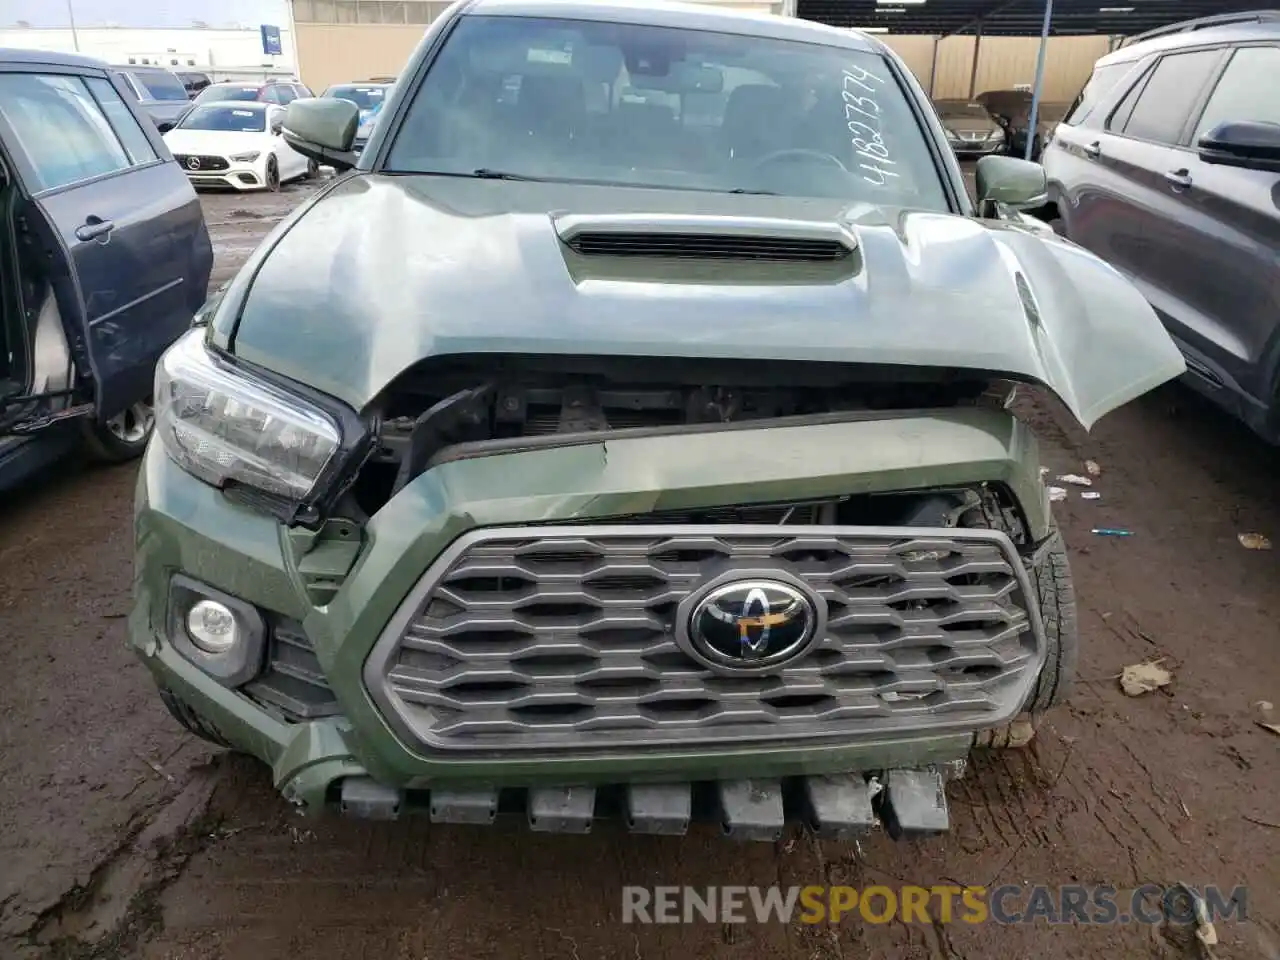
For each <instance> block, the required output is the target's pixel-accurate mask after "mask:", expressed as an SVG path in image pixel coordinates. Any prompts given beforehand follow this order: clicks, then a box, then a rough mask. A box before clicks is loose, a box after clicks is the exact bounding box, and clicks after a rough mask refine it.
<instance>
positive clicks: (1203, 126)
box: [1191, 47, 1280, 143]
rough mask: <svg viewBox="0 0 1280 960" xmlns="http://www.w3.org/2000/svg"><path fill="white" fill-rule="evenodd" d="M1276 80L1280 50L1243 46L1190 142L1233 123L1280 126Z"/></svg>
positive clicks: (1215, 89) (1210, 101) (1234, 58)
mask: <svg viewBox="0 0 1280 960" xmlns="http://www.w3.org/2000/svg"><path fill="white" fill-rule="evenodd" d="M1277 78H1280V47H1241V48H1240V49H1239V50H1237V51H1236V52H1235V54H1234V55H1233V56H1232V57H1231V62H1230V63H1228V64H1227V69H1226V70H1224V71H1223V72H1222V78H1221V79H1220V80H1219V81H1218V85H1217V87H1215V88H1214V91H1213V95H1212V96H1211V97H1209V102H1208V103H1207V104H1205V107H1204V112H1203V113H1202V114H1200V122H1199V123H1197V124H1196V133H1195V136H1194V137H1193V138H1192V140H1191V142H1192V143H1195V142H1196V141H1197V140H1199V139H1200V138H1201V137H1202V136H1204V135H1205V134H1206V133H1208V132H1209V131H1210V130H1212V129H1213V128H1214V127H1216V126H1217V125H1218V124H1220V123H1226V122H1228V121H1231V120H1255V121H1259V122H1262V123H1280V97H1278V96H1276V91H1275V82H1276V79H1277Z"/></svg>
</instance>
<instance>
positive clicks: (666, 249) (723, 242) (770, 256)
mask: <svg viewBox="0 0 1280 960" xmlns="http://www.w3.org/2000/svg"><path fill="white" fill-rule="evenodd" d="M568 244H569V247H570V248H571V249H573V250H574V251H575V252H577V253H580V254H582V255H583V256H587V257H659V258H662V259H681V260H772V261H801V262H813V261H819V262H830V261H833V260H842V259H844V258H845V257H847V256H849V254H850V250H849V248H848V247H847V246H845V245H844V244H843V243H841V242H840V241H838V240H806V239H796V238H791V237H749V236H738V235H733V234H701V233H614V232H611V231H599V232H595V233H590V232H584V233H579V234H578V235H577V236H575V237H574V238H573V239H572V240H570V241H568Z"/></svg>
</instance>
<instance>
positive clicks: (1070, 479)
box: [1058, 473, 1093, 487]
mask: <svg viewBox="0 0 1280 960" xmlns="http://www.w3.org/2000/svg"><path fill="white" fill-rule="evenodd" d="M1058 482H1059V483H1069V484H1071V485H1072V486H1073V487H1092V486H1093V481H1092V480H1090V479H1089V478H1088V477H1082V476H1080V474H1078V473H1064V474H1063V475H1062V476H1060V477H1059V478H1058Z"/></svg>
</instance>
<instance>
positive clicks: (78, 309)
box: [0, 50, 213, 487]
mask: <svg viewBox="0 0 1280 960" xmlns="http://www.w3.org/2000/svg"><path fill="white" fill-rule="evenodd" d="M0 220H2V221H3V222H2V223H0V306H2V307H3V310H2V312H0V486H6V487H7V486H9V485H11V484H12V483H14V482H17V481H18V480H19V479H21V477H22V476H24V475H26V474H27V473H28V472H29V471H30V470H32V469H35V468H36V467H39V466H41V465H42V464H45V463H48V462H49V461H50V460H52V459H54V458H56V457H57V456H59V455H61V454H62V453H64V452H66V451H68V450H69V449H70V448H72V447H73V446H76V445H77V444H81V445H83V446H85V447H87V448H88V450H89V451H90V452H91V453H92V454H94V455H96V456H97V457H99V458H101V459H105V460H127V459H130V458H132V457H135V456H138V455H139V454H141V453H142V451H143V449H144V447H145V446H146V443H147V440H148V438H149V436H150V434H151V429H152V424H153V423H154V416H153V414H152V404H151V399H150V398H151V392H152V379H153V377H154V371H155V362H156V358H157V357H158V356H159V355H160V354H161V353H162V352H163V351H164V349H165V348H166V347H168V346H169V344H170V343H172V342H173V341H174V340H175V339H176V338H177V337H178V336H179V335H180V334H182V333H183V332H184V331H186V330H187V329H189V328H190V326H191V318H192V316H193V315H194V314H195V313H196V312H197V311H198V310H199V308H200V306H201V304H202V303H203V302H204V299H205V294H206V291H207V287H208V283H209V271H210V269H211V268H212V266H213V250H212V247H211V245H210V242H209V233H208V231H207V230H206V228H205V222H204V216H203V215H202V213H201V210H200V204H199V201H197V199H196V195H195V191H194V190H193V189H192V188H191V184H190V183H189V182H188V181H187V177H186V174H184V173H183V172H182V170H180V169H179V168H178V165H177V164H176V163H175V162H174V160H173V157H172V156H171V155H170V154H169V151H168V149H166V147H165V145H164V141H163V140H162V139H161V137H160V133H159V131H158V130H157V129H156V126H155V124H154V123H152V122H150V121H149V120H148V119H147V116H146V114H145V113H144V112H143V111H142V109H141V108H140V106H139V104H138V103H137V102H136V100H135V99H134V98H133V97H132V96H130V91H129V90H128V88H127V86H126V85H125V82H124V81H123V80H122V79H121V77H120V75H119V72H118V71H117V70H116V69H115V68H113V67H109V66H107V65H106V64H105V63H101V62H99V61H97V60H91V59H89V58H87V57H80V56H70V55H64V54H55V53H47V52H44V51H35V50H0Z"/></svg>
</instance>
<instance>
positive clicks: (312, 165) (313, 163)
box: [304, 160, 320, 180]
mask: <svg viewBox="0 0 1280 960" xmlns="http://www.w3.org/2000/svg"><path fill="white" fill-rule="evenodd" d="M318 176H320V162H319V161H318V160H308V161H307V172H306V174H305V175H304V179H306V180H314V179H315V178H316V177H318Z"/></svg>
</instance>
